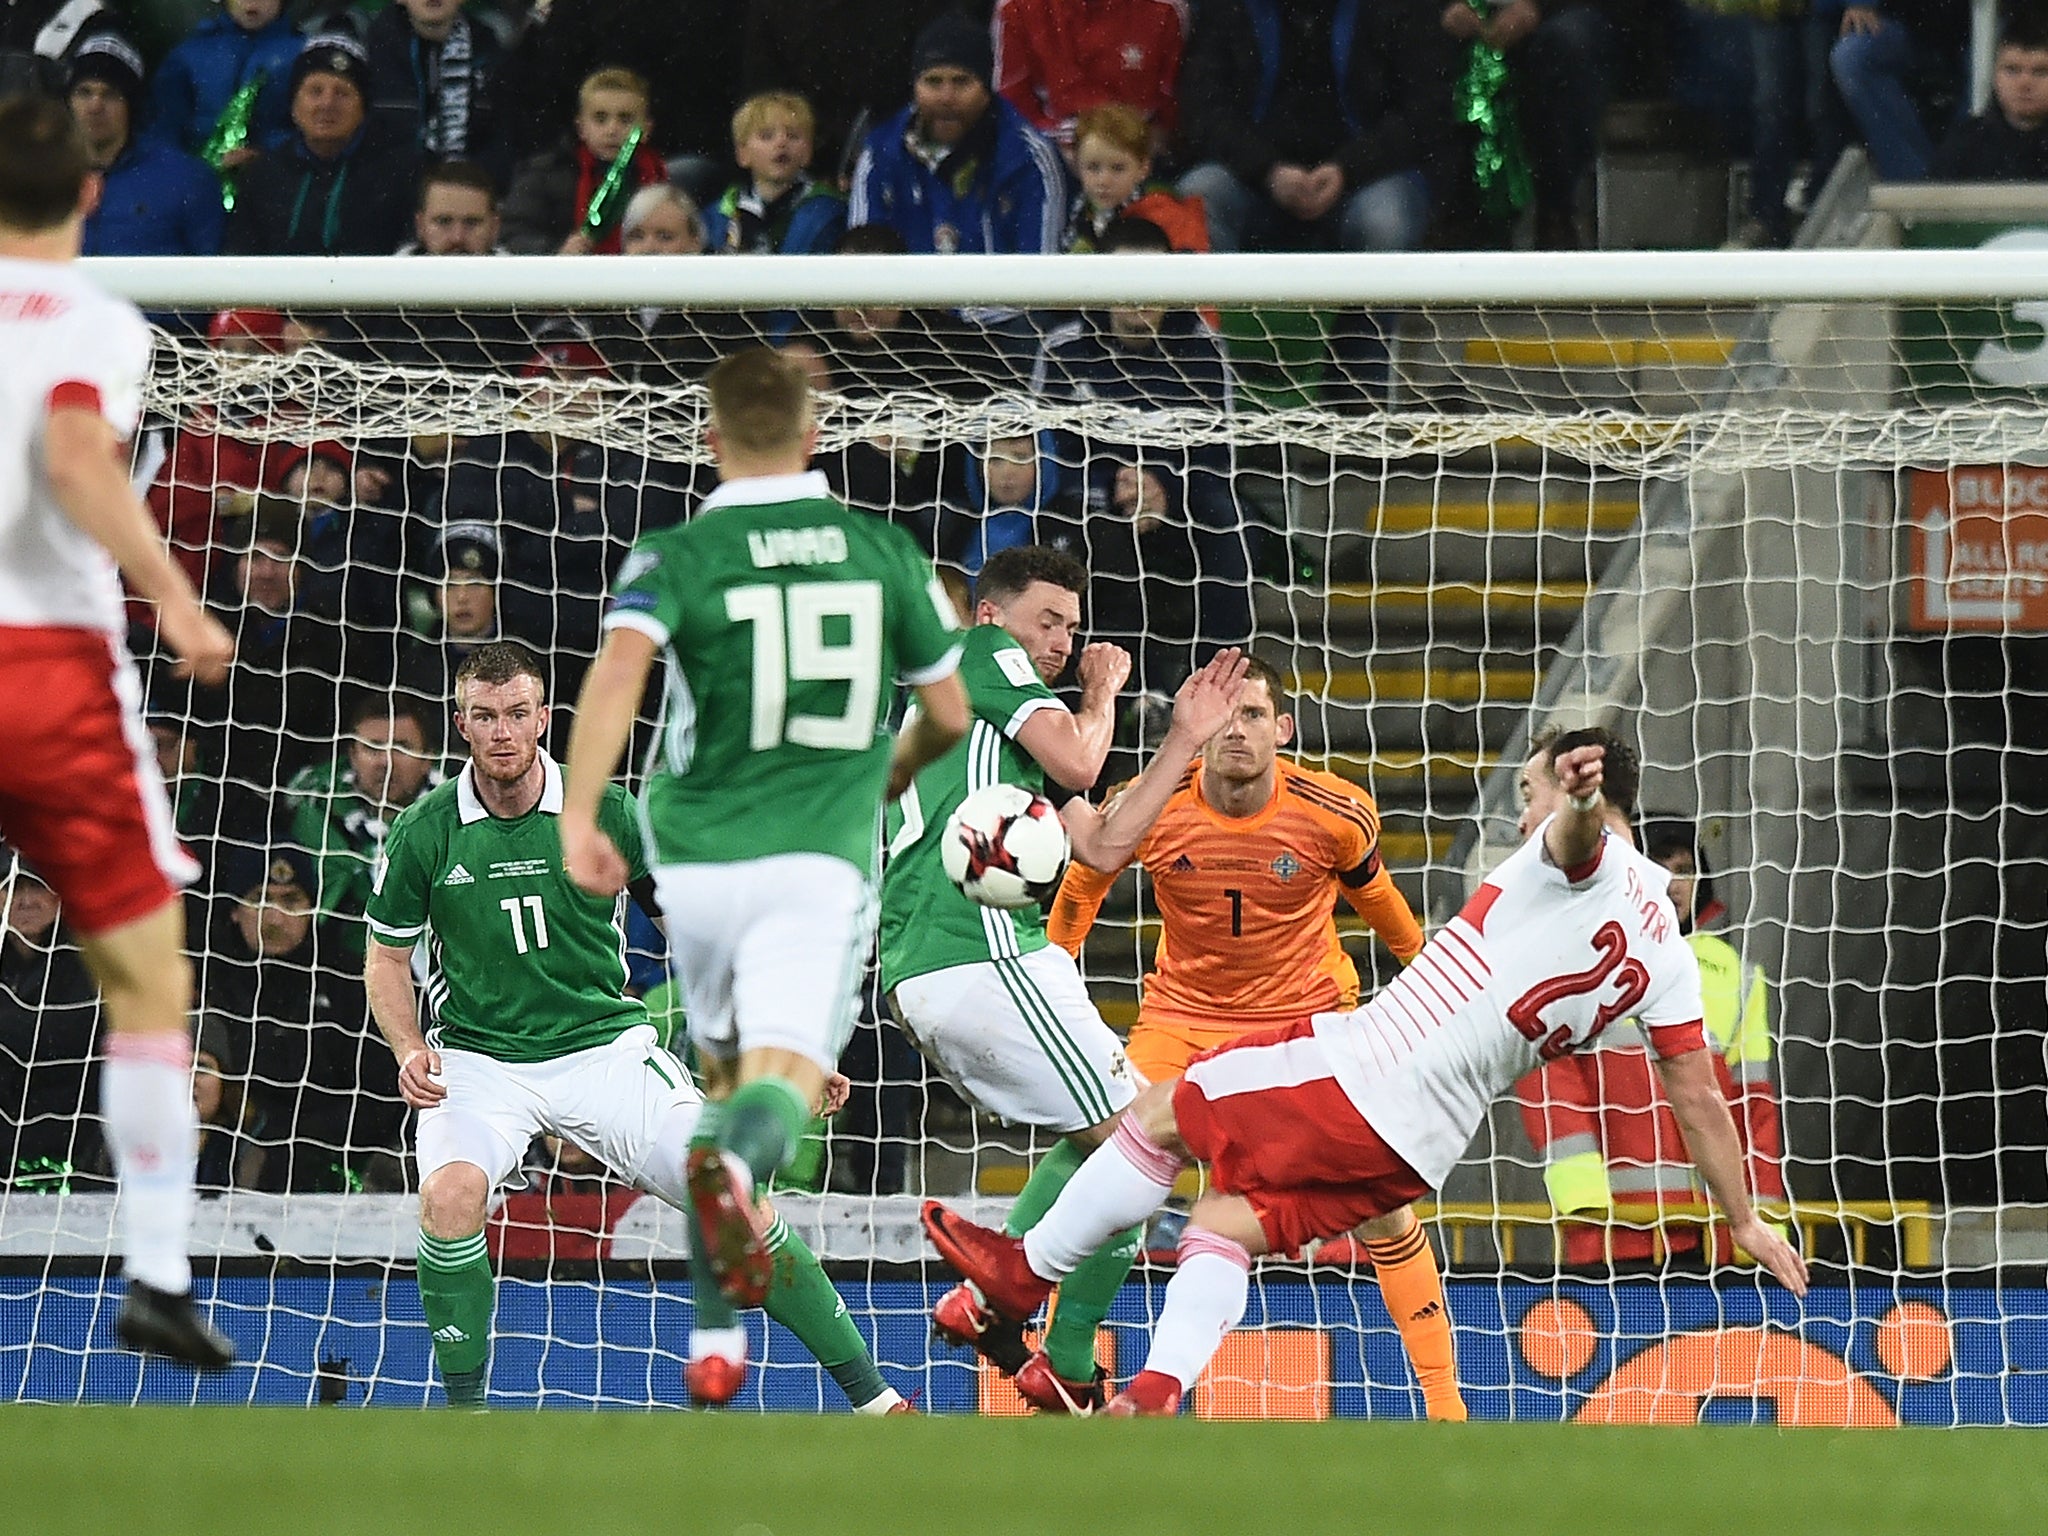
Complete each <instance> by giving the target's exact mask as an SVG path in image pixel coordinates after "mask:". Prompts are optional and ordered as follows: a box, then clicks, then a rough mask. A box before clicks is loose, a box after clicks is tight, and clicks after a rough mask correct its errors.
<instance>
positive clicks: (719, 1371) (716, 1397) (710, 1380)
mask: <svg viewBox="0 0 2048 1536" xmlns="http://www.w3.org/2000/svg"><path fill="white" fill-rule="evenodd" d="M683 1378H684V1380H685V1381H687V1382H688V1383H689V1386H690V1401H691V1402H693V1403H696V1404H698V1405H700V1406H701V1407H705V1408H723V1407H724V1406H725V1405H726V1404H727V1403H729V1402H731V1401H732V1400H733V1399H734V1398H736V1397H738V1396H739V1395H740V1388H741V1387H743V1386H745V1385H746V1384H747V1362H746V1361H744V1360H728V1359H726V1358H725V1356H723V1355H706V1356H705V1357H704V1358H703V1359H702V1360H692V1361H691V1362H690V1365H689V1369H688V1370H687V1371H685V1372H684V1373H683Z"/></svg>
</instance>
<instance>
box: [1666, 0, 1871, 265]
mask: <svg viewBox="0 0 2048 1536" xmlns="http://www.w3.org/2000/svg"><path fill="white" fill-rule="evenodd" d="M1689 3H1690V4H1691V6H1692V7H1693V8H1694V9H1697V10H1708V11H1714V12H1725V13H1729V14H1731V15H1733V16H1735V17H1737V18H1738V19H1739V20H1740V22H1741V25H1742V29H1743V31H1744V32H1745V33H1746V34H1747V39H1748V44H1749V68H1750V90H1749V111H1748V114H1747V120H1748V125H1749V127H1748V140H1749V216H1748V218H1747V219H1745V220H1744V221H1743V223H1742V225H1741V227H1740V228H1738V229H1737V230H1736V232H1735V233H1734V235H1733V236H1732V237H1731V238H1730V240H1729V245H1730V246H1732V247H1737V248H1742V247H1752V246H1782V245H1785V244H1787V243H1789V241H1790V240H1791V237H1792V227H1793V218H1794V215H1795V212H1796V211H1797V208H1803V207H1804V205H1805V204H1806V202H1807V201H1808V199H1809V196H1810V193H1811V192H1814V191H1818V190H1819V189H1820V187H1821V186H1822V184H1823V183H1825V182H1826V180H1827V178H1828V175H1829V173H1830V172H1831V171H1832V170H1833V169H1834V165H1835V161H1836V160H1838V159H1839V158H1840V157H1841V153H1842V148H1843V145H1844V144H1845V143H1846V142H1847V137H1846V135H1847V127H1846V122H1845V119H1844V114H1843V112H1842V110H1841V101H1840V99H1839V98H1838V97H1837V95H1836V93H1835V85H1834V80H1833V78H1832V77H1831V76H1830V75H1829V73H1828V48H1829V46H1830V44H1831V43H1832V42H1833V36H1832V32H1833V28H1832V27H1831V26H1830V25H1829V22H1830V21H1832V19H1833V18H1832V17H1830V18H1829V19H1828V20H1827V21H1824V20H1822V19H1821V18H1820V17H1819V16H1817V15H1816V14H1814V12H1813V11H1812V9H1811V8H1810V7H1809V6H1808V5H1807V4H1806V0H1689ZM1727 115H1728V116H1729V117H1730V118H1731V120H1736V119H1740V118H1741V117H1742V114H1741V113H1740V112H1739V111H1730V112H1729V113H1728V114H1727ZM1802 151H1803V152H1804V153H1805V155H1806V157H1807V162H1808V169H1807V175H1806V178H1805V181H1804V183H1803V184H1802V183H1799V182H1796V181H1795V179H1794V168H1795V167H1796V165H1797V163H1798V161H1799V157H1800V155H1801V153H1802ZM1795 205H1796V206H1795Z"/></svg>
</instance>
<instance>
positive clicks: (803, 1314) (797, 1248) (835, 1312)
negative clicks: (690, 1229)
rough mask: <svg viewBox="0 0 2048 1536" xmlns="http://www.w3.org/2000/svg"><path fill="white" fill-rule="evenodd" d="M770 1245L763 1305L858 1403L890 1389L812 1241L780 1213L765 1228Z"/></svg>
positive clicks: (871, 1400) (858, 1404)
mask: <svg viewBox="0 0 2048 1536" xmlns="http://www.w3.org/2000/svg"><path fill="white" fill-rule="evenodd" d="M768 1251H769V1252H770V1253H772V1254H773V1255H775V1278H774V1280H773V1281H772V1282H770V1284H769V1286H768V1299H767V1300H766V1301H765V1302H764V1303H763V1304H762V1307H763V1310H764V1311H766V1312H767V1314H768V1315H769V1316H770V1317H772V1318H774V1319H775V1321H777V1322H778V1323H780V1324H782V1326H783V1327H785V1328H787V1329H788V1330H789V1331H790V1332H791V1333H793V1334H795V1335H796V1336H797V1338H798V1339H799V1340H800V1341H802V1343H803V1346H804V1348H805V1349H808V1350H809V1351H810V1352H811V1353H812V1354H813V1355H814V1356H816V1357H817V1361H818V1364H820V1365H822V1366H823V1367H825V1369H826V1370H827V1371H828V1372H830V1373H831V1376H832V1379H833V1380H834V1381H836V1382H838V1383H839V1389H840V1390H841V1391H842V1392H844V1393H845V1394H846V1400H847V1401H848V1402H849V1403H851V1404H853V1406H854V1407H856V1408H859V1407H862V1406H864V1405H865V1404H868V1403H871V1402H873V1401H874V1400H875V1399H876V1398H878V1397H880V1396H881V1395H882V1394H883V1393H884V1392H886V1391H887V1390H888V1389H889V1384H888V1383H887V1382H885V1381H883V1380H882V1373H881V1372H880V1371H879V1370H877V1369H876V1368H875V1357H874V1356H873V1355H871V1354H869V1353H868V1346H867V1340H865V1339H863V1338H862V1337H861V1336H860V1330H859V1329H858V1328H856V1327H854V1326H853V1319H852V1318H851V1317H850V1316H848V1315H847V1311H846V1303H845V1301H844V1300H842V1299H841V1298H840V1295H839V1292H838V1290H837V1289H836V1288H835V1287H834V1286H833V1284H832V1282H831V1281H830V1280H828V1279H826V1278H825V1271H824V1270H823V1269H822V1268H820V1267H819V1265H818V1256H817V1255H816V1254H814V1253H812V1252H811V1249H810V1245H809V1244H807V1243H806V1242H805V1241H804V1240H803V1239H802V1238H800V1237H798V1236H797V1235H796V1233H795V1232H793V1231H791V1230H790V1226H789V1223H788V1222H786V1221H784V1220H783V1219H782V1218H781V1217H780V1216H777V1217H776V1218H775V1224H774V1225H773V1226H772V1227H770V1228H769V1229H768Z"/></svg>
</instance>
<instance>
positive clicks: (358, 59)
mask: <svg viewBox="0 0 2048 1536" xmlns="http://www.w3.org/2000/svg"><path fill="white" fill-rule="evenodd" d="M369 69H370V66H369V57H368V55H366V54H365V53H364V52H363V46H362V44H361V43H358V42H357V41H356V40H355V39H354V38H352V37H346V36H342V35H340V34H332V33H331V34H327V35H325V36H321V37H316V38H314V39H313V40H312V41H311V42H309V43H308V44H306V48H305V51H304V52H303V53H301V54H300V55H299V57H298V60H297V61H296V62H295V63H294V64H293V65H292V74H291V103H292V128H293V132H292V134H291V136H290V137H289V138H288V139H287V140H286V142H285V143H283V144H281V145H279V146H278V147H276V148H275V149H271V150H266V151H265V152H264V153H263V154H261V155H259V156H257V157H256V158H255V159H254V160H252V161H250V162H249V164H248V165H247V166H246V167H245V168H244V169H243V171H242V173H241V183H240V187H239V189H238V190H237V192H236V196H235V209H234V212H233V213H232V214H231V215H229V217H228V234H227V243H226V248H227V250H228V251H229V252H230V253H231V254H233V255H237V256H383V255H388V254H389V253H390V252H391V251H393V250H395V249H396V248H397V246H398V243H399V242H400V241H401V240H403V239H404V238H405V231H406V226H407V222H408V215H409V214H410V212H411V210H412V196H413V186H414V180H415V178H416V176H417V175H418V172H419V155H418V152H417V151H415V150H414V149H413V147H412V146H411V145H409V144H401V143H394V142H392V141H390V140H389V139H387V138H386V137H385V136H384V134H383V133H382V132H381V131H379V129H378V128H377V127H376V125H375V124H371V123H368V122H367V118H368V114H369V97H368V91H369Z"/></svg>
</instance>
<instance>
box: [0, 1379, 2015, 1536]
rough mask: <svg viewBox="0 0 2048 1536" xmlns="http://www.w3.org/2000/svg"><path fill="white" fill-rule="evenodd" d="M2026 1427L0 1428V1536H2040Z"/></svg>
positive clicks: (133, 1420) (9, 1421)
mask: <svg viewBox="0 0 2048 1536" xmlns="http://www.w3.org/2000/svg"><path fill="white" fill-rule="evenodd" d="M2042 1451H2043V1446H2042V1442H2041V1441H2040V1440H2039V1438H2038V1437H2037V1436H2036V1435H2033V1434H2029V1433H2027V1432H2025V1431H2018V1430H1859V1431H1850V1432H1835V1431H1823V1430H1796V1431H1795V1430H1787V1431H1779V1430H1773V1429H1750V1428H1697V1429H1694V1428H1678V1429H1597V1428H1590V1427H1582V1426H1574V1425H1536V1424H1470V1425H1462V1426H1460V1425H1427V1424H1391V1423H1347V1422H1332V1423H1324V1424H1257V1423H1237V1424H1224V1423H1198V1422H1194V1421H1191V1420H1181V1421H1176V1422H1172V1423H1158V1422H1143V1423H1115V1424H1111V1423H1103V1422H1096V1423H1076V1422H1071V1421H1059V1420H1044V1419H1036V1420H1007V1419H969V1418H923V1419H903V1418H897V1419H887V1420H867V1419H851V1418H847V1417H843V1416H835V1417H800V1416H795V1415H777V1416H771V1417H760V1416H747V1417H741V1416H737V1415H733V1416H718V1415H710V1414H680V1413H669V1414H659V1415H654V1414H624V1413H609V1414H590V1415H583V1414H568V1413H547V1414H536V1413H527V1414H518V1415H512V1414H492V1415H463V1414H450V1413H434V1414H422V1413H402V1412H396V1411H389V1410H362V1409H307V1410H296V1409H229V1408H207V1409H167V1408H135V1409H130V1408H41V1407H10V1408H5V1409H0V1531H4V1532H7V1533H10V1536H11V1533H15V1532H20V1533H24V1536H26V1533H29V1532H36V1533H41V1532H49V1533H52V1536H57V1533H63V1536H73V1533H97V1532H102V1531H104V1532H110V1533H120V1536H156V1533H165V1536H170V1533H178V1532H185V1531H192V1532H206V1533H207V1536H240V1533H243V1532H248V1533H257V1536H269V1533H272V1532H278V1533H290V1536H326V1533H330V1532H331V1533H334V1536H382V1533H385V1532H405V1533H417V1536H455V1533H468V1532H477V1533H488V1536H516V1533H521V1532H528V1531H534V1532H540V1531H545V1532H548V1533H550V1536H637V1533H640V1532H648V1533H660V1536H698V1533H703V1536H869V1533H876V1536H880V1533H888V1536H899V1533H905V1532H927V1531H929V1532H938V1533H948V1536H950V1533H956V1532H957V1533H960V1536H1010V1533H1016V1536H1065V1533H1067V1532H1088V1533H1091V1536H1093V1533H1097V1532H1105V1533H1106V1532H1122V1531H1134V1532H1142V1533H1146V1536H1207V1533H1210V1532H1217V1533H1224V1532H1228V1533H1232V1536H1237V1533H1245V1536H1250V1533H1257V1532H1265V1531H1280V1532H1288V1533H1303V1536H1306V1533H1317V1536H1321V1533H1334V1532H1352V1531H1370V1532H1375V1533H1381V1532H1389V1533H1406V1532H1417V1533H1425V1536H1451V1533H1462V1532H1496V1531H1498V1532H1504V1533H1511V1536H1551V1533H1558V1536H1565V1533H1569V1536H1599V1533H1603V1532H1607V1531H1622V1532H1627V1533H1628V1536H1649V1533H1662V1532H1687V1533H1690V1532H1723V1531H1726V1532H1746V1531H1754V1532H1757V1533H1759V1536H1778V1533H1781V1532H1797V1533H1798V1536H1832V1533H1841V1536H1879V1533H1889V1532H1894V1531H1896V1532H1912V1533H1915V1536H1924V1533H1925V1532H1928V1531H1960V1532H1964V1533H1966V1536H1993V1533H2000V1532H2006V1531H2035V1530H2040V1529H2042V1528H2043V1526H2044V1523H2048V1457H2044V1456H2043V1454H2042Z"/></svg>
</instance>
